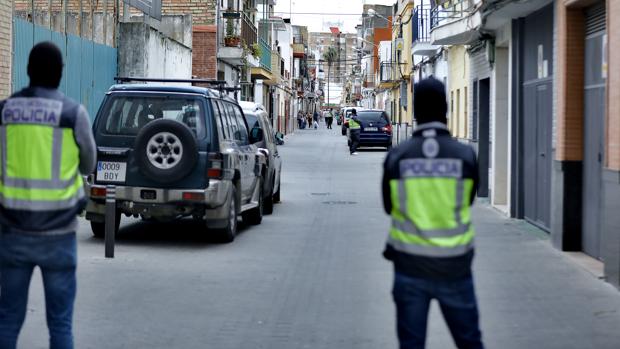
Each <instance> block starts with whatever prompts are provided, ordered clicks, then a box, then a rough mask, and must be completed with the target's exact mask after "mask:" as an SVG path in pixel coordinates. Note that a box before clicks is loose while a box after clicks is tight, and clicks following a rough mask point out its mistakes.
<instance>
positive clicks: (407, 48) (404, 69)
mask: <svg viewBox="0 0 620 349" xmlns="http://www.w3.org/2000/svg"><path fill="white" fill-rule="evenodd" d="M405 3H406V5H404V6H403V7H402V8H401V10H400V12H399V13H398V14H397V15H396V17H395V21H396V23H395V25H394V27H393V28H392V50H393V60H394V61H397V54H396V38H398V35H399V32H400V28H401V26H400V25H399V23H401V22H406V21H409V23H407V24H405V25H403V26H402V40H403V49H402V51H400V52H401V54H400V63H401V64H399V65H396V66H395V69H400V72H399V71H398V70H396V71H395V74H396V75H395V76H396V77H397V78H398V79H399V80H400V79H404V80H405V82H406V83H407V110H405V109H404V108H403V107H401V105H400V104H399V103H398V101H399V99H400V85H399V86H398V87H397V88H395V89H393V90H392V91H391V92H392V98H393V99H394V100H395V101H396V104H397V106H398V107H397V109H396V110H397V112H396V115H394V119H395V120H397V121H398V110H400V116H401V120H402V122H408V123H409V124H411V123H412V122H413V94H412V92H411V91H412V89H411V80H410V79H409V76H410V74H411V70H412V63H413V62H412V59H411V40H412V35H413V27H412V25H413V21H412V20H411V16H412V15H413V9H414V2H413V1H402V0H401V4H405Z"/></svg>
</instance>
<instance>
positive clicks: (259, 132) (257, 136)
mask: <svg viewBox="0 0 620 349" xmlns="http://www.w3.org/2000/svg"><path fill="white" fill-rule="evenodd" d="M264 138H265V135H264V133H263V129H262V128H260V127H253V128H252V131H250V143H252V144H254V143H258V142H261V141H262V140H263V139H264Z"/></svg>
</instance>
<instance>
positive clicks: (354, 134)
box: [349, 108, 362, 155]
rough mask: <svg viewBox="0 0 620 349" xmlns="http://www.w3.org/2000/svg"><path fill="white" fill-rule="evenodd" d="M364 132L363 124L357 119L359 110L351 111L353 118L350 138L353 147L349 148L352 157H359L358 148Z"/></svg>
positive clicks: (351, 119) (350, 125)
mask: <svg viewBox="0 0 620 349" xmlns="http://www.w3.org/2000/svg"><path fill="white" fill-rule="evenodd" d="M361 132H362V123H361V122H360V120H359V119H358V118H357V110H355V108H353V109H351V118H350V119H349V137H350V138H351V145H350V146H349V152H350V153H351V155H357V147H359V144H360V133H361Z"/></svg>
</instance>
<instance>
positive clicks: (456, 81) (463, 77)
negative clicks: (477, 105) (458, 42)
mask: <svg viewBox="0 0 620 349" xmlns="http://www.w3.org/2000/svg"><path fill="white" fill-rule="evenodd" d="M448 66H449V67H450V71H449V74H448V116H449V120H448V126H449V127H450V131H451V132H452V135H454V136H455V137H459V138H468V137H469V136H470V135H469V134H468V133H467V125H468V124H469V118H470V117H471V116H470V115H468V112H467V109H468V108H469V98H468V95H469V94H470V93H471V91H470V87H469V55H468V54H467V51H466V49H465V46H452V47H450V48H449V49H448Z"/></svg>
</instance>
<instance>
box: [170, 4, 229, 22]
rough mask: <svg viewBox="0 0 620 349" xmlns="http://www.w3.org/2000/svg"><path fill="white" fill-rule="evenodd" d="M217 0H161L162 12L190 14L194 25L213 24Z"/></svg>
mask: <svg viewBox="0 0 620 349" xmlns="http://www.w3.org/2000/svg"><path fill="white" fill-rule="evenodd" d="M216 6H217V0H163V1H162V4H161V10H162V13H163V14H165V15H172V14H191V15H192V22H193V24H194V25H205V24H206V25H213V24H215V17H216Z"/></svg>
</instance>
